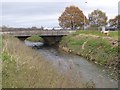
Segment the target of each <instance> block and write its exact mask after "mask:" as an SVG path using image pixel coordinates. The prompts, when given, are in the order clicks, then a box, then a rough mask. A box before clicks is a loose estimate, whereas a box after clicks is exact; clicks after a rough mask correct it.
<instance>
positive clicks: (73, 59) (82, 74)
mask: <svg viewBox="0 0 120 90" xmlns="http://www.w3.org/2000/svg"><path fill="white" fill-rule="evenodd" d="M25 44H26V45H28V46H32V45H33V44H35V43H33V42H28V41H27V42H25ZM39 44H40V43H39ZM40 45H41V44H40ZM36 51H37V52H39V53H40V54H41V55H43V57H44V58H45V59H46V60H47V61H49V62H51V63H52V64H53V66H54V67H55V68H56V69H57V70H58V71H59V72H60V73H61V74H66V73H68V74H69V72H72V73H70V74H72V76H73V79H80V80H81V78H82V80H85V81H90V80H91V81H93V82H94V83H95V85H96V87H97V88H117V87H118V82H117V81H116V80H114V79H112V78H111V77H110V75H109V74H108V73H107V72H106V70H105V69H104V68H102V67H100V66H98V65H95V64H94V63H92V62H89V61H88V60H86V59H84V58H82V57H80V56H77V55H73V54H68V53H65V52H63V51H60V50H58V48H57V47H56V46H47V45H43V46H41V48H36Z"/></svg>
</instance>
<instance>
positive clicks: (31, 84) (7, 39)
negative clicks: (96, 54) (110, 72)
mask: <svg viewBox="0 0 120 90" xmlns="http://www.w3.org/2000/svg"><path fill="white" fill-rule="evenodd" d="M3 44H4V47H3V51H2V61H3V63H2V64H3V65H2V72H3V73H2V87H3V88H13V87H15V88H63V87H64V88H65V87H67V88H69V87H80V88H87V87H93V85H89V84H86V83H85V82H84V81H79V80H76V81H73V80H72V78H71V76H70V75H71V74H70V73H69V75H68V74H64V75H62V74H60V73H59V72H58V71H57V70H56V69H54V67H53V66H52V64H51V63H50V62H48V61H47V60H44V58H43V57H42V56H41V55H40V54H39V53H38V52H36V51H35V50H33V49H32V48H30V47H27V46H25V45H24V44H23V43H22V42H21V41H19V40H18V39H16V38H14V37H11V36H4V37H3Z"/></svg>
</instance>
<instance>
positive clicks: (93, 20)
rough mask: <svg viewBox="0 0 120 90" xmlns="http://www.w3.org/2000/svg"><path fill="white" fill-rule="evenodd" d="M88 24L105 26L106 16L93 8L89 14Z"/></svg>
mask: <svg viewBox="0 0 120 90" xmlns="http://www.w3.org/2000/svg"><path fill="white" fill-rule="evenodd" d="M89 19H90V24H91V25H94V26H105V25H106V24H107V16H106V14H105V13H104V12H102V11H101V10H98V9H97V10H94V11H93V12H91V14H89Z"/></svg>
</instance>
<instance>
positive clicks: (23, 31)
mask: <svg viewBox="0 0 120 90" xmlns="http://www.w3.org/2000/svg"><path fill="white" fill-rule="evenodd" d="M72 32H75V31H73V30H40V29H37V30H34V29H30V30H29V29H21V30H19V29H18V30H17V29H12V30H9V29H3V30H2V33H3V34H9V35H13V36H16V37H25V36H33V35H39V36H66V35H68V34H70V33H72Z"/></svg>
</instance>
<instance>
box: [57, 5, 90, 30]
mask: <svg viewBox="0 0 120 90" xmlns="http://www.w3.org/2000/svg"><path fill="white" fill-rule="evenodd" d="M84 19H85V23H84ZM58 20H59V25H60V26H61V27H62V28H71V29H76V28H77V27H81V26H83V25H84V24H87V23H88V20H87V18H86V16H85V15H84V14H83V12H82V11H81V10H80V9H79V8H78V7H75V6H70V7H66V9H65V11H64V12H63V13H62V14H61V16H60V17H59V19H58Z"/></svg>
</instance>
